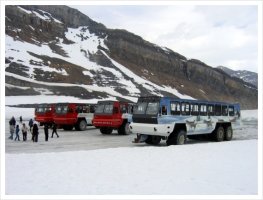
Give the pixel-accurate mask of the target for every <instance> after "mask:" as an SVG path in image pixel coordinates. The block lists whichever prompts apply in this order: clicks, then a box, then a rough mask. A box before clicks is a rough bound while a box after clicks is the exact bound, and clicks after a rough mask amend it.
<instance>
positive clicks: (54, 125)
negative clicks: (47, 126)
mask: <svg viewBox="0 0 263 200" xmlns="http://www.w3.org/2000/svg"><path fill="white" fill-rule="evenodd" d="M54 133H56V135H57V137H59V135H58V133H57V125H56V124H53V131H52V135H51V137H52V138H53V135H54Z"/></svg>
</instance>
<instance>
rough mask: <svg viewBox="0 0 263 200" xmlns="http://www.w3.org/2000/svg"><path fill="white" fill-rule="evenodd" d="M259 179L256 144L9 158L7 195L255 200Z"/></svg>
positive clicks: (223, 144)
mask: <svg viewBox="0 0 263 200" xmlns="http://www.w3.org/2000/svg"><path fill="white" fill-rule="evenodd" d="M36 148H37V144H36ZM233 149H234V151H233ZM113 155H114V156H113ZM215 155H216V156H215ZM21 170H22V171H23V173H19V172H21ZM18 173H19V175H18ZM257 179H258V177H257V141H256V140H247V141H232V142H222V143H205V144H193V145H183V146H169V147H151V146H147V147H134V148H111V149H102V150H90V151H75V152H61V153H35V154H23V153H21V154H6V194H8V195H24V194H27V195H46V194H48V195H106V194H107V195H119V194H123V195H208V194H209V195H255V194H257ZM62 180H63V181H62ZM34 186H35V187H34ZM32 187H33V188H34V189H32Z"/></svg>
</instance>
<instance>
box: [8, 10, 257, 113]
mask: <svg viewBox="0 0 263 200" xmlns="http://www.w3.org/2000/svg"><path fill="white" fill-rule="evenodd" d="M5 13H6V16H5V33H6V38H5V40H6V44H5V45H6V48H5V89H6V90H5V92H6V96H11V95H39V94H44V95H68V96H76V97H79V98H83V99H91V98H99V99H100V98H101V99H102V98H108V97H116V98H118V99H125V100H130V101H136V100H137V98H138V97H139V96H141V95H143V96H145V95H164V96H175V97H179V98H188V99H189V98H195V99H204V100H214V101H226V102H239V103H240V104H241V107H242V108H243V109H252V108H257V104H258V101H257V99H258V91H257V88H255V87H252V86H251V85H249V84H247V83H245V82H244V81H242V80H240V79H238V78H235V77H231V76H230V75H228V74H227V73H225V72H224V71H222V70H220V69H215V68H212V67H211V66H208V65H206V64H205V63H203V62H202V61H199V60H197V59H186V57H184V56H183V55H180V54H179V53H176V52H174V51H172V50H171V49H168V48H165V47H160V46H157V45H155V44H152V43H150V42H148V41H146V40H144V39H143V38H141V37H140V36H138V35H135V34H133V33H130V32H128V31H126V30H120V29H108V28H106V27H105V26H104V25H103V24H101V23H97V22H95V21H93V20H92V19H90V18H89V17H88V16H86V15H84V14H82V13H81V12H79V11H78V10H76V9H73V8H70V7H67V6H55V5H52V6H48V5H34V6H25V5H23V6H22V5H21V6H6V7H5ZM248 85H249V86H248ZM250 86H251V87H250Z"/></svg>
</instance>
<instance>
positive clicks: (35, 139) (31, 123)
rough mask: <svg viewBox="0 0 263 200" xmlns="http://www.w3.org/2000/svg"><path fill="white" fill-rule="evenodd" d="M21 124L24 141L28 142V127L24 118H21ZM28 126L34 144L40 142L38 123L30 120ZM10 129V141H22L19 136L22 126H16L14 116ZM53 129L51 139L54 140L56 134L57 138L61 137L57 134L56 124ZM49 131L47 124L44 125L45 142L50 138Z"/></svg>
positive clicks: (10, 122)
mask: <svg viewBox="0 0 263 200" xmlns="http://www.w3.org/2000/svg"><path fill="white" fill-rule="evenodd" d="M20 124H22V127H21V132H22V135H23V141H27V132H28V127H27V126H26V124H25V123H23V120H22V116H20ZM28 126H29V131H30V133H31V134H32V138H31V140H32V141H33V142H38V134H39V129H38V125H37V123H34V121H33V119H30V120H29V122H28ZM9 127H10V137H9V139H11V140H13V139H14V140H15V141H16V140H18V141H20V136H19V133H20V126H19V124H16V120H15V118H14V116H13V117H12V118H11V119H10V121H9ZM52 129H53V131H52V136H51V138H53V135H54V134H56V135H57V137H59V135H58V133H57V125H56V124H53V126H52ZM48 130H49V126H48V125H47V124H45V125H44V133H45V141H48V137H49V134H48ZM14 133H15V138H14Z"/></svg>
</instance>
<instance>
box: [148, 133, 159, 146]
mask: <svg viewBox="0 0 263 200" xmlns="http://www.w3.org/2000/svg"><path fill="white" fill-rule="evenodd" d="M160 141H161V137H160V136H155V135H152V136H150V135H149V136H148V138H147V139H146V140H145V143H146V144H153V145H157V144H159V143H160Z"/></svg>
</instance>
